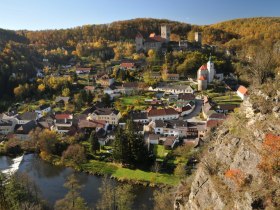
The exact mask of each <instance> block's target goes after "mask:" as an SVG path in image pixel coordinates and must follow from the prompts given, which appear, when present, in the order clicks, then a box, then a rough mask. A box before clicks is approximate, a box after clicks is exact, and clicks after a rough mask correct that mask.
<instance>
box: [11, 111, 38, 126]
mask: <svg viewBox="0 0 280 210" xmlns="http://www.w3.org/2000/svg"><path fill="white" fill-rule="evenodd" d="M16 119H17V120H18V124H20V125H23V124H26V123H28V122H30V121H37V120H38V119H39V116H38V114H37V113H36V112H24V113H23V114H20V115H18V116H17V117H16Z"/></svg>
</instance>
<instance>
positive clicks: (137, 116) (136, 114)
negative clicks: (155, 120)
mask: <svg viewBox="0 0 280 210" xmlns="http://www.w3.org/2000/svg"><path fill="white" fill-rule="evenodd" d="M130 117H131V118H132V120H133V122H136V123H144V124H145V123H148V122H149V119H148V113H147V112H146V111H132V112H130Z"/></svg>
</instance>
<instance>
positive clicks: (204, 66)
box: [199, 64, 208, 71]
mask: <svg viewBox="0 0 280 210" xmlns="http://www.w3.org/2000/svg"><path fill="white" fill-rule="evenodd" d="M199 70H201V71H205V70H208V69H207V65H206V64H204V65H202V66H200V68H199Z"/></svg>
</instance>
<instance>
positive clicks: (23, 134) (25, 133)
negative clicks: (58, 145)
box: [12, 120, 37, 140]
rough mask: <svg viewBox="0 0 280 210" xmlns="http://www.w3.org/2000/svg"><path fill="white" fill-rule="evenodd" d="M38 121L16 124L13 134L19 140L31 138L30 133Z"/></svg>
mask: <svg viewBox="0 0 280 210" xmlns="http://www.w3.org/2000/svg"><path fill="white" fill-rule="evenodd" d="M36 126H37V124H36V121H34V120H31V121H29V122H27V123H25V124H17V125H16V126H15V131H14V134H13V135H12V136H13V137H14V138H17V139H19V140H27V139H29V133H30V132H31V131H32V130H34V129H35V128H36Z"/></svg>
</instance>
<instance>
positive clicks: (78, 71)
mask: <svg viewBox="0 0 280 210" xmlns="http://www.w3.org/2000/svg"><path fill="white" fill-rule="evenodd" d="M90 71H91V68H82V67H77V68H76V74H78V75H80V74H89V73H90Z"/></svg>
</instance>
